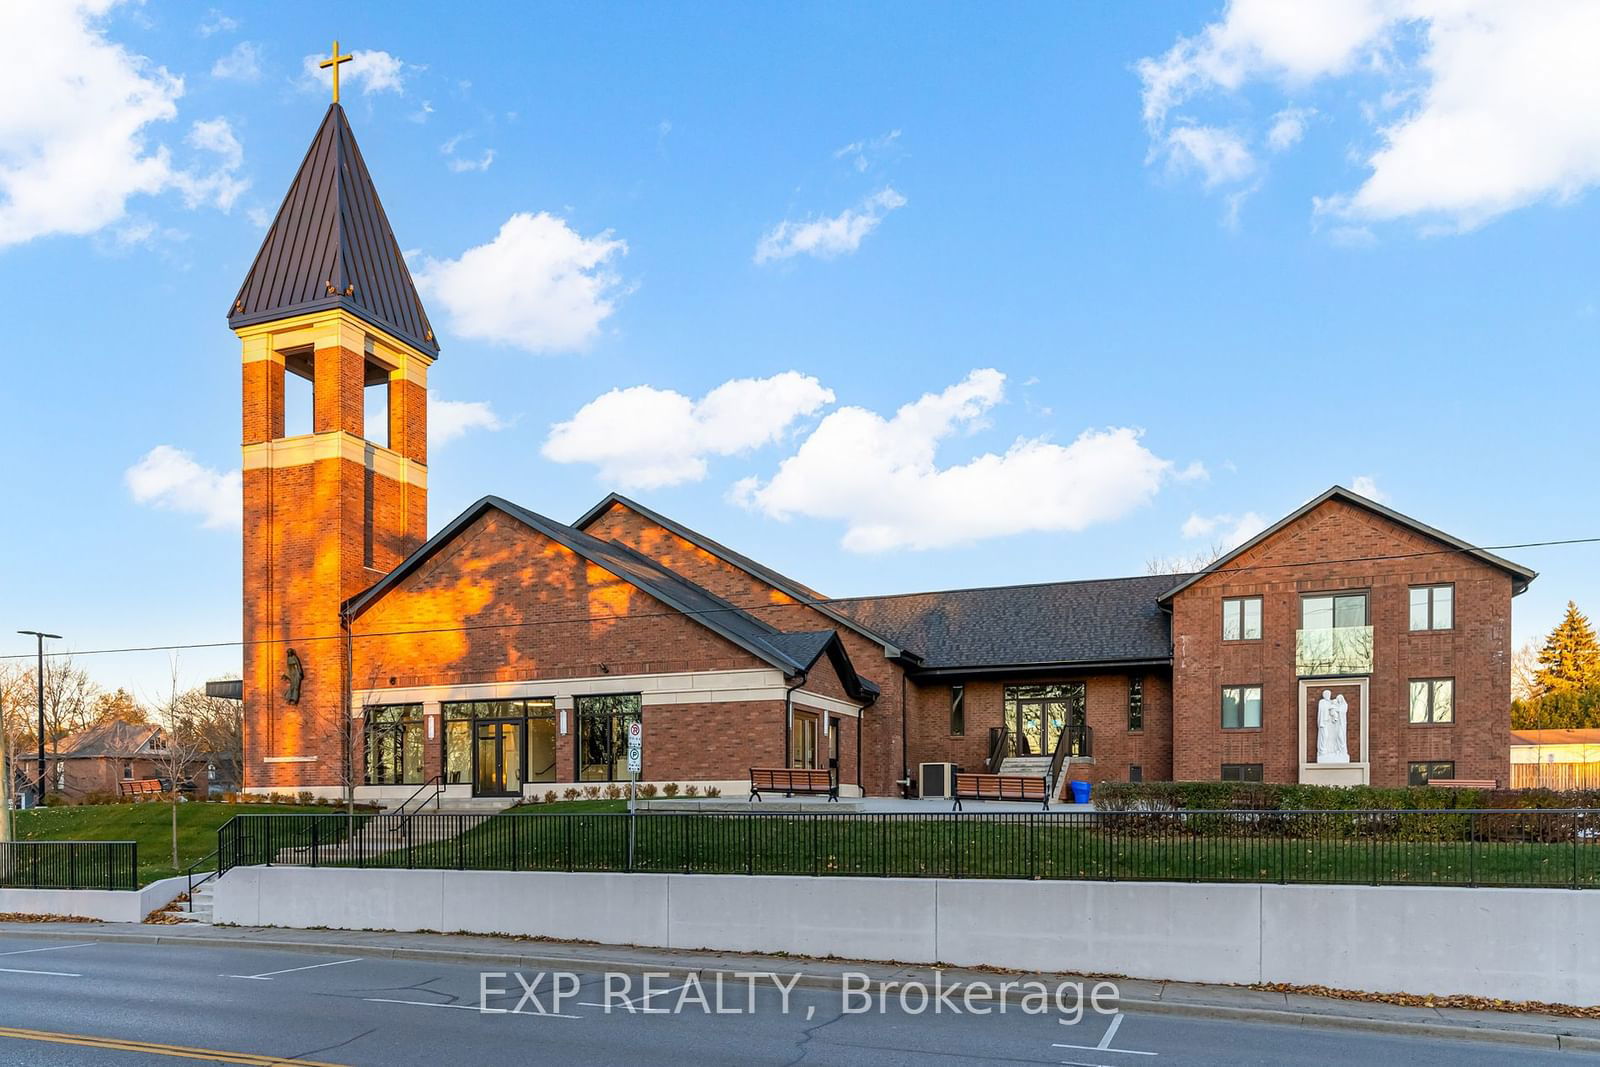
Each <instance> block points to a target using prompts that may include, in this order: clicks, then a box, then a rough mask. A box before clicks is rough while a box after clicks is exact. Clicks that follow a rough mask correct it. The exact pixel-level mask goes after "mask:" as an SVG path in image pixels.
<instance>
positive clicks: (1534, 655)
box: [1511, 641, 1544, 700]
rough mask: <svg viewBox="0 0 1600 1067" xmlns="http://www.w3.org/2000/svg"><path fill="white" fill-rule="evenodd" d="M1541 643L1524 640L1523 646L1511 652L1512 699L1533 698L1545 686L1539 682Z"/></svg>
mask: <svg viewBox="0 0 1600 1067" xmlns="http://www.w3.org/2000/svg"><path fill="white" fill-rule="evenodd" d="M1538 675H1539V645H1538V643H1537V642H1534V641H1524V642H1523V644H1522V647H1521V648H1519V649H1517V650H1516V651H1515V652H1513V653H1512V654H1511V699H1512V700H1532V699H1533V698H1534V697H1536V696H1539V695H1540V694H1541V693H1542V692H1543V691H1544V687H1543V686H1541V685H1540V684H1539V679H1538Z"/></svg>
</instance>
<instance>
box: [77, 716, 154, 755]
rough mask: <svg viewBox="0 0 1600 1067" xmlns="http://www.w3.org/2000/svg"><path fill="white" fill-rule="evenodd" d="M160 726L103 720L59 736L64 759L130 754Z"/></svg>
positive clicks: (135, 751)
mask: <svg viewBox="0 0 1600 1067" xmlns="http://www.w3.org/2000/svg"><path fill="white" fill-rule="evenodd" d="M159 730H160V728H159V727H156V726H151V725H149V724H148V723H131V722H121V721H114V722H102V723H96V724H95V725H94V726H91V727H89V728H88V729H87V730H79V731H78V732H77V733H75V734H72V735H71V736H68V737H64V738H62V739H61V746H60V754H61V756H62V757H63V758H66V757H71V758H73V759H84V758H90V757H96V756H132V755H134V754H135V753H137V752H138V751H139V750H140V749H141V748H143V747H144V746H145V744H146V742H148V741H149V740H150V738H151V736H152V735H154V734H156V733H158V732H159Z"/></svg>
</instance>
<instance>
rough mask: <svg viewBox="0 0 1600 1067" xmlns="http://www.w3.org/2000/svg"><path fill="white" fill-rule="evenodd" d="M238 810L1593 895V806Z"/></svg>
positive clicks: (313, 838) (263, 835)
mask: <svg viewBox="0 0 1600 1067" xmlns="http://www.w3.org/2000/svg"><path fill="white" fill-rule="evenodd" d="M629 823H630V819H629V817H628V816H627V815H623V814H571V815H562V814H550V815H544V814H534V813H527V814H524V813H510V812H508V813H504V814H499V815H492V816H482V815H453V814H414V815H410V816H406V817H403V818H402V817H399V816H390V815H363V814H357V815H355V816H354V817H353V818H348V817H347V816H345V815H301V814H270V815H239V816H236V817H234V818H233V819H231V820H229V821H228V822H227V823H225V824H224V825H223V826H222V828H221V829H220V830H219V831H218V835H217V837H218V841H217V843H218V848H219V850H220V852H219V857H220V869H221V870H227V869H228V868H230V867H235V866H240V865H243V864H263V863H266V864H285V865H301V866H320V867H385V868H411V869H458V870H495V871H638V872H668V873H670V872H681V873H695V874H781V875H835V876H858V877H911V878H1026V879H1096V880H1111V881H1193V882H1280V883H1291V882H1293V883H1321V884H1357V885H1464V886H1546V887H1567V888H1573V889H1579V888H1600V810H1593V809H1579V810H1570V809H1563V810H1544V811H1506V810H1478V811H1460V810H1444V811H1233V812H1211V811H1180V812H1163V813H1145V812H1052V813H1044V812H1040V813H1016V814H1012V813H1004V814H1000V813H996V814H977V813H972V814H960V815H953V814H952V815H946V814H898V813H896V814H829V813H816V814H812V813H804V814H784V813H772V814H756V813H751V814H745V813H713V812H707V813H704V814H700V813H676V812H674V813H670V814H669V813H641V814H640V815H639V816H638V817H637V820H636V822H635V824H634V826H633V827H632V830H631V833H632V843H631V846H630V826H629Z"/></svg>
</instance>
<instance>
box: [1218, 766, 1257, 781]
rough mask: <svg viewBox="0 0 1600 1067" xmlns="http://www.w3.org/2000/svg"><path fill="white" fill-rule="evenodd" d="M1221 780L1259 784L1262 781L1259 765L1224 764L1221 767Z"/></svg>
mask: <svg viewBox="0 0 1600 1067" xmlns="http://www.w3.org/2000/svg"><path fill="white" fill-rule="evenodd" d="M1222 780H1223V781H1224V782H1259V781H1261V780H1262V774H1261V764H1259V763H1224V764H1223V765H1222Z"/></svg>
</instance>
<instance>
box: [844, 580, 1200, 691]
mask: <svg viewBox="0 0 1600 1067" xmlns="http://www.w3.org/2000/svg"><path fill="white" fill-rule="evenodd" d="M1185 577H1187V576H1186V575H1172V574H1158V575H1152V576H1148V577H1139V578H1105V579H1097V580H1092V581H1080V582H1050V583H1045V584H1039V585H1012V586H999V587H992V588H987V589H953V590H949V591H946V592H938V593H904V594H898V595H893V596H879V597H850V598H847V599H839V600H830V601H828V604H829V606H830V607H832V608H834V609H835V610H836V611H839V612H840V613H842V614H844V615H847V616H849V617H850V618H852V619H855V620H857V621H858V622H860V623H861V624H862V625H863V626H867V627H870V628H871V629H873V630H875V631H877V632H879V633H883V634H888V635H889V636H890V637H892V638H894V639H895V640H896V641H899V642H900V643H902V644H903V645H905V647H906V648H908V649H910V650H911V651H913V652H917V653H920V654H921V655H922V669H924V670H939V669H951V668H961V667H974V668H977V667H1008V666H1026V665H1030V664H1039V665H1044V664H1057V663H1059V664H1090V663H1117V662H1122V661H1130V662H1136V661H1148V660H1164V659H1170V658H1171V656H1172V625H1171V619H1170V617H1169V616H1168V615H1167V613H1166V612H1165V611H1163V610H1162V609H1161V606H1160V605H1159V604H1158V603H1157V598H1159V597H1160V596H1161V594H1162V593H1165V592H1166V591H1167V590H1168V589H1170V588H1172V586H1173V585H1175V584H1176V583H1178V582H1180V581H1182V580H1183V579H1184V578H1185Z"/></svg>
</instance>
